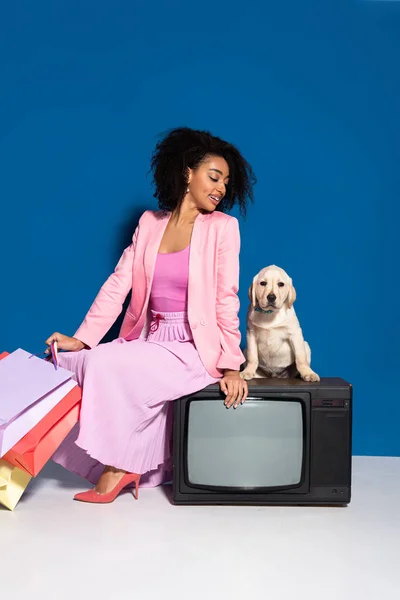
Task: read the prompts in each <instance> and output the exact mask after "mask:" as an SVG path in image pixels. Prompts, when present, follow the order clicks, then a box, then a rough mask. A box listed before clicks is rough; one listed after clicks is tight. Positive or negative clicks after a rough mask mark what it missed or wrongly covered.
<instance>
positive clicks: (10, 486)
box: [0, 459, 32, 510]
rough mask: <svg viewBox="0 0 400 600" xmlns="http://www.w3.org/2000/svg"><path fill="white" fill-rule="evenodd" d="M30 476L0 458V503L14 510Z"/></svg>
mask: <svg viewBox="0 0 400 600" xmlns="http://www.w3.org/2000/svg"><path fill="white" fill-rule="evenodd" d="M31 479H32V477H31V476H30V475H28V473H25V471H21V469H18V468H17V467H14V466H13V465H10V464H9V463H8V462H7V461H5V460H3V459H0V504H2V505H3V506H5V507H6V508H9V509H10V510H14V508H15V507H16V506H17V504H18V501H19V499H20V498H21V496H22V494H23V493H24V491H25V489H26V486H27V485H28V483H29V482H30V480H31Z"/></svg>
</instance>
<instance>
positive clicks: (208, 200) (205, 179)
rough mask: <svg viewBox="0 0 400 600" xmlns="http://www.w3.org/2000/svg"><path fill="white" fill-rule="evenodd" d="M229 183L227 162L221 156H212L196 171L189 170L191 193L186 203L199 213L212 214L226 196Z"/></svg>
mask: <svg viewBox="0 0 400 600" xmlns="http://www.w3.org/2000/svg"><path fill="white" fill-rule="evenodd" d="M228 181H229V167H228V163H227V162H226V160H225V159H224V158H222V157H221V156H210V157H208V158H206V159H205V161H204V162H202V163H201V165H200V166H199V167H197V169H196V170H194V169H189V176H188V182H189V185H188V189H189V191H188V193H187V194H186V196H185V201H186V202H190V204H192V205H193V207H194V208H197V210H199V211H208V212H212V211H213V210H215V209H216V207H217V206H218V204H219V203H220V202H221V200H222V198H223V197H224V196H225V193H226V186H227V185H228Z"/></svg>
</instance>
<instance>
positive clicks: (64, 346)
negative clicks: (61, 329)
mask: <svg viewBox="0 0 400 600" xmlns="http://www.w3.org/2000/svg"><path fill="white" fill-rule="evenodd" d="M52 342H57V346H58V349H59V350H67V351H68V352H78V350H83V348H88V346H86V344H84V343H83V342H81V341H80V340H77V339H76V338H74V337H69V336H68V335H63V334H62V333H57V331H56V332H55V333H53V334H52V335H51V336H50V337H49V338H47V340H46V342H45V344H46V345H47V346H50V344H51V343H52ZM49 353H50V348H47V350H46V351H45V354H49Z"/></svg>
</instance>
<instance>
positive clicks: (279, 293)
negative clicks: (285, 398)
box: [241, 265, 319, 381]
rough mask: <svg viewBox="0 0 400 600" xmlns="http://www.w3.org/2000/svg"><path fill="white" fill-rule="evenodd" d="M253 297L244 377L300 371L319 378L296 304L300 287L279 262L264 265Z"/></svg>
mask: <svg viewBox="0 0 400 600" xmlns="http://www.w3.org/2000/svg"><path fill="white" fill-rule="evenodd" d="M249 299H250V302H251V304H250V306H249V310H248V313H247V351H246V358H247V364H246V368H245V369H244V371H242V372H241V376H242V377H243V379H253V378H254V377H278V378H286V377H296V376H297V375H300V377H301V378H302V379H304V380H305V381H319V376H318V375H317V374H316V373H314V371H313V370H312V369H311V367H310V363H311V350H310V347H309V345H308V344H307V342H305V341H304V338H303V333H302V331H301V327H300V323H299V321H298V319H297V316H296V313H295V310H294V308H293V303H294V301H295V299H296V290H295V289H294V287H293V283H292V280H291V278H290V277H289V276H288V274H287V273H286V272H285V271H284V270H283V269H280V268H279V267H276V266H275V265H272V266H269V267H266V268H265V269H262V270H261V271H260V272H259V273H258V274H257V275H256V276H255V277H254V279H253V283H252V285H251V286H250V289H249Z"/></svg>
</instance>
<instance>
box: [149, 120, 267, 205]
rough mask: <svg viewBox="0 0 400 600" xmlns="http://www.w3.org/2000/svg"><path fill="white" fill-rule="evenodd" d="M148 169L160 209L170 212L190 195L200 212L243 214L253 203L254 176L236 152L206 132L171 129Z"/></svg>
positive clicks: (246, 163) (227, 143)
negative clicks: (249, 203)
mask: <svg viewBox="0 0 400 600" xmlns="http://www.w3.org/2000/svg"><path fill="white" fill-rule="evenodd" d="M151 169H152V171H153V174H154V184H155V187H156V192H155V194H154V196H155V198H157V199H158V203H159V207H160V208H161V209H166V210H170V211H173V210H175V209H176V208H178V207H179V206H180V204H182V202H183V201H184V199H185V197H186V195H187V194H188V193H189V191H190V192H191V194H192V195H193V196H194V199H195V200H197V201H198V202H199V203H200V207H201V208H203V210H209V211H210V210H214V209H215V208H217V210H220V211H222V212H225V211H230V210H231V209H232V208H233V206H234V205H235V204H238V205H239V207H240V212H241V214H242V215H245V213H246V206H247V203H248V201H249V200H250V201H252V200H253V185H254V184H255V181H256V180H255V177H254V174H253V172H252V169H251V167H250V165H249V164H248V162H247V161H246V160H245V159H244V158H243V156H242V155H241V154H240V152H239V150H238V149H237V148H236V147H235V146H233V145H232V144H230V143H229V142H225V141H224V140H221V139H220V138H218V137H215V136H213V135H211V134H210V133H209V132H207V131H197V130H193V129H189V128H187V127H180V128H177V129H174V130H172V131H171V132H170V133H169V134H168V135H166V136H165V137H164V138H163V139H161V141H160V142H159V143H158V144H157V146H156V148H155V151H154V154H153V157H152V161H151Z"/></svg>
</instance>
